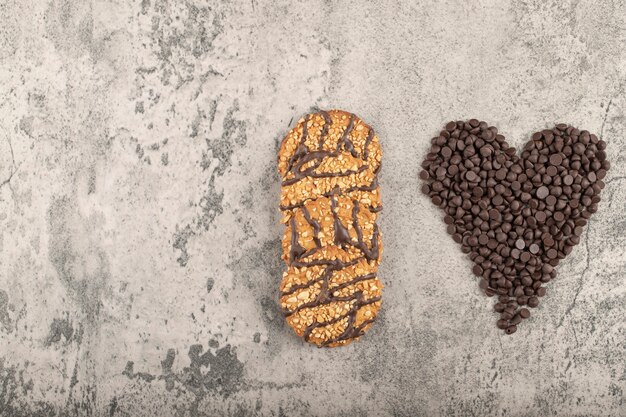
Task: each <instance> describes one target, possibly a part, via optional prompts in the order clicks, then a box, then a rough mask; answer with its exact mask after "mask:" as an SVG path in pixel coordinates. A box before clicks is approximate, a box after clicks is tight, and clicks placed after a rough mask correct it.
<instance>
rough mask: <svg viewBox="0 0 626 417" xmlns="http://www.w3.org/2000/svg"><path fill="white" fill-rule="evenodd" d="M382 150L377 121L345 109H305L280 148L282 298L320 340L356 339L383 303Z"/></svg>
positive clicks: (298, 326)
mask: <svg viewBox="0 0 626 417" xmlns="http://www.w3.org/2000/svg"><path fill="white" fill-rule="evenodd" d="M381 157H382V154H381V149H380V145H379V142H378V137H377V136H376V135H375V134H374V131H373V130H372V128H370V127H369V126H368V125H367V124H365V123H364V122H363V121H362V120H360V119H359V118H358V117H356V116H355V115H353V114H351V113H347V112H344V111H340V110H331V111H328V112H326V111H320V112H318V113H313V114H309V115H307V116H305V117H304V118H302V119H301V120H300V121H299V122H298V124H297V126H296V127H295V128H293V129H292V130H291V131H290V132H289V133H288V134H287V136H286V137H285V138H284V139H283V141H282V144H281V147H280V150H279V154H278V171H279V173H280V175H281V178H282V188H281V200H280V209H281V212H282V223H283V224H285V225H286V230H285V234H284V237H283V241H282V247H283V260H284V261H285V263H286V264H287V271H286V272H285V273H284V274H283V280H282V283H281V286H280V291H281V294H280V304H281V307H282V309H283V312H284V314H285V316H286V318H287V322H288V323H289V325H290V326H291V327H292V328H293V329H294V331H295V332H296V333H297V334H298V335H299V336H301V337H303V338H304V340H306V341H307V342H309V343H313V344H315V345H317V346H320V347H322V346H327V347H333V346H341V345H346V344H348V343H350V342H351V341H352V340H354V339H357V338H358V337H359V336H361V335H362V334H363V333H364V332H365V331H366V330H367V329H368V328H369V327H370V326H371V324H372V323H373V321H374V320H375V318H376V315H377V313H378V310H379V308H380V305H381V290H382V284H381V282H380V281H379V280H378V278H377V274H376V273H377V269H378V265H379V263H380V257H381V253H382V242H381V233H380V232H379V230H378V226H377V225H376V219H377V216H378V212H380V211H381V210H382V205H381V198H380V190H379V186H378V178H377V175H378V171H379V170H380V167H381Z"/></svg>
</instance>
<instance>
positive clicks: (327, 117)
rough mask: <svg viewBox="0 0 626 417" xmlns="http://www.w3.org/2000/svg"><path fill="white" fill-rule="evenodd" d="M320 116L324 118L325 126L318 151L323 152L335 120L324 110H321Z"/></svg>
mask: <svg viewBox="0 0 626 417" xmlns="http://www.w3.org/2000/svg"><path fill="white" fill-rule="evenodd" d="M320 114H321V115H322V117H323V118H324V126H323V127H322V131H321V133H320V140H319V144H318V149H319V150H320V151H321V150H322V149H324V141H325V140H326V136H327V135H328V131H329V130H330V127H331V126H332V124H333V119H332V118H331V117H330V115H329V114H328V113H327V112H325V111H324V110H321V111H320Z"/></svg>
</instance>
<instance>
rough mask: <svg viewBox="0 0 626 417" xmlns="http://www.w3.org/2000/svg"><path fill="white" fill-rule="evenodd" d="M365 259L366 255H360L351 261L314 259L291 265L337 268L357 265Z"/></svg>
mask: <svg viewBox="0 0 626 417" xmlns="http://www.w3.org/2000/svg"><path fill="white" fill-rule="evenodd" d="M363 259H365V257H364V256H359V257H358V258H355V259H353V260H351V261H348V262H342V261H340V260H338V259H333V260H327V259H314V260H312V261H310V262H300V261H295V262H294V263H292V264H291V266H293V267H294V268H306V267H310V266H328V265H332V266H334V267H336V268H337V269H342V268H341V267H342V266H343V267H347V266H352V265H356V264H357V263H359V261H361V260H363Z"/></svg>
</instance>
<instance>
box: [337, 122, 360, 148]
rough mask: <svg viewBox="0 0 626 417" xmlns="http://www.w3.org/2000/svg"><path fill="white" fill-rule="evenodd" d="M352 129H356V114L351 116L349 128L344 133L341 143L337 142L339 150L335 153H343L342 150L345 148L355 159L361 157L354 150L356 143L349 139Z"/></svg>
mask: <svg viewBox="0 0 626 417" xmlns="http://www.w3.org/2000/svg"><path fill="white" fill-rule="evenodd" d="M352 129H354V114H350V121H349V122H348V126H347V127H346V129H345V130H344V131H343V134H342V135H341V139H339V142H337V150H336V151H335V153H336V154H339V153H340V152H341V148H345V149H346V150H347V151H348V152H350V154H351V155H352V156H353V157H355V158H357V157H358V156H359V154H358V152H357V151H356V149H354V143H352V141H351V140H350V139H349V138H348V137H349V136H350V133H352Z"/></svg>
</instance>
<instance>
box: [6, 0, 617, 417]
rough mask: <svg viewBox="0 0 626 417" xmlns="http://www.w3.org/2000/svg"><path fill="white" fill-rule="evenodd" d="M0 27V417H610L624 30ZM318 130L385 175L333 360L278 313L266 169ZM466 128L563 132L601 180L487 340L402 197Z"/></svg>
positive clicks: (423, 24) (496, 25)
mask: <svg viewBox="0 0 626 417" xmlns="http://www.w3.org/2000/svg"><path fill="white" fill-rule="evenodd" d="M372 3H379V5H376V6H375V5H373V4H372ZM479 4H480V5H479ZM0 23H1V24H0V415H2V416H28V415H36V416H57V415H63V416H220V415H227V416H230V415H232V416H252V415H255V416H356V415H371V416H420V415H428V416H434V415H450V416H471V415H476V416H488V415H496V416H547V415H550V416H553V415H554V416H624V415H626V403H625V400H624V394H625V392H624V391H626V327H625V324H624V318H625V314H626V308H625V305H626V282H625V281H624V274H625V272H626V234H625V231H626V220H625V217H624V213H625V212H626V188H625V187H626V160H625V159H624V152H625V151H626V139H625V138H624V134H623V133H624V131H625V130H626V118H625V114H626V112H625V107H626V98H625V95H624V93H625V90H626V50H625V48H624V44H625V43H626V6H625V5H624V3H623V2H615V1H608V0H602V1H591V0H583V1H565V2H561V1H557V0H549V1H531V2H508V1H496V0H490V1H482V2H460V1H459V2H455V1H447V2H439V1H434V0H431V1H420V2H414V1H402V2H385V4H383V2H321V1H300V2H286V1H273V2H261V1H259V0H249V1H234V2H229V3H228V4H227V2H214V4H209V3H208V2H202V1H197V2H194V1H191V0H185V1H178V2H175V1H171V2H169V3H168V2H165V1H162V0H143V1H133V2H130V1H122V0H116V1H110V2H107V1H92V2H89V1H78V0H71V1H70V0H64V1H63V0H49V1H35V0H30V1H29V0H22V1H18V0H8V2H7V1H3V2H2V4H0ZM316 107H321V108H334V107H338V108H344V109H346V110H350V111H353V112H355V113H357V114H358V115H359V116H361V117H362V118H363V119H364V120H365V121H367V122H368V123H371V124H372V125H373V126H374V127H375V128H376V130H377V132H378V134H379V136H380V139H381V143H382V144H383V149H384V151H385V159H384V167H383V171H382V178H381V185H382V187H383V193H384V194H383V198H384V205H385V210H384V212H383V213H382V215H381V218H380V225H381V228H382V230H383V232H384V243H385V254H384V262H383V264H382V266H381V270H380V276H381V279H382V280H383V282H384V283H385V285H386V288H385V292H384V305H383V313H382V317H381V318H380V320H379V322H378V323H377V324H376V325H375V326H374V327H373V328H372V330H371V331H370V332H369V333H368V334H367V335H366V336H365V337H364V338H363V339H362V340H361V341H360V342H358V343H355V344H352V345H350V346H349V347H347V348H342V349H336V350H324V349H316V348H314V347H311V346H308V345H306V344H304V343H303V342H302V341H301V340H299V339H298V338H296V337H295V336H294V335H293V334H292V331H291V330H290V329H289V328H288V327H287V326H286V324H285V323H284V320H283V319H282V317H281V315H280V312H279V308H278V305H277V303H276V298H277V291H278V283H279V281H280V276H281V272H282V268H283V266H282V263H281V262H280V260H279V256H280V237H281V234H282V226H281V225H279V223H278V218H279V213H278V211H277V204H278V193H279V180H278V175H277V174H276V171H275V155H276V149H277V146H278V143H279V141H280V139H281V138H282V136H283V135H284V134H285V133H286V132H287V130H288V129H289V127H290V126H292V125H293V123H295V121H296V120H297V119H298V118H299V117H300V116H301V115H303V114H305V113H306V112H308V111H310V110H311V109H312V108H316ZM470 117H477V118H480V119H484V120H487V121H488V122H490V123H492V124H494V125H495V126H497V127H498V128H499V129H500V131H501V132H503V133H504V134H505V135H506V136H507V139H508V141H509V143H511V144H513V145H515V146H521V145H522V144H523V143H524V142H525V141H526V140H527V139H528V136H529V134H530V133H531V132H533V131H535V130H537V129H542V128H545V127H550V126H551V125H553V124H554V123H556V122H561V121H565V122H568V123H571V124H574V125H576V126H579V127H580V128H584V129H588V130H590V131H592V132H595V133H597V134H598V135H599V136H602V138H603V139H604V140H605V141H606V142H607V143H608V149H607V154H608V156H609V159H610V160H611V161H612V163H613V168H612V169H611V171H610V172H609V175H608V177H607V180H606V183H607V186H606V188H605V190H604V194H603V202H602V203H601V205H600V211H599V213H597V214H596V215H595V216H594V217H593V219H592V220H591V223H590V225H589V227H587V228H586V230H585V233H584V235H583V242H582V243H581V244H580V245H579V246H577V247H576V248H575V249H574V251H573V253H572V254H571V255H570V256H569V257H568V258H567V259H566V260H565V261H564V262H562V263H561V265H560V266H559V269H558V277H557V279H556V280H555V281H553V282H551V283H550V284H549V285H548V294H547V296H546V297H545V298H544V299H543V301H542V304H541V305H540V307H539V309H537V310H533V317H532V318H531V319H530V320H529V321H528V322H525V323H524V324H523V325H522V326H520V328H519V330H518V331H517V333H516V334H515V335H513V336H508V337H507V336H504V335H503V334H502V333H501V331H498V330H497V329H496V328H495V325H494V323H495V320H496V315H495V314H494V313H493V312H492V300H490V299H487V298H486V297H484V296H483V295H481V294H480V292H479V289H478V286H477V282H476V279H475V278H474V277H473V276H472V275H471V263H470V261H469V260H468V259H467V258H465V257H464V256H462V254H461V252H460V250H459V248H458V246H457V245H456V244H455V243H454V242H453V241H452V239H450V237H449V236H448V235H446V233H445V228H444V226H443V223H442V221H441V214H440V213H439V212H438V211H437V210H436V209H435V208H434V206H433V205H432V204H430V202H429V201H428V200H427V199H426V198H425V197H424V196H423V195H421V193H420V192H419V188H420V182H419V180H418V179H417V174H418V172H419V163H420V162H421V159H422V158H423V157H424V155H425V153H426V151H427V149H428V144H429V139H430V138H431V137H432V136H433V135H434V134H435V133H436V132H437V131H438V130H439V129H440V128H441V126H442V125H443V123H444V122H446V121H447V120H449V119H451V118H455V119H456V118H459V119H461V118H470Z"/></svg>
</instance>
